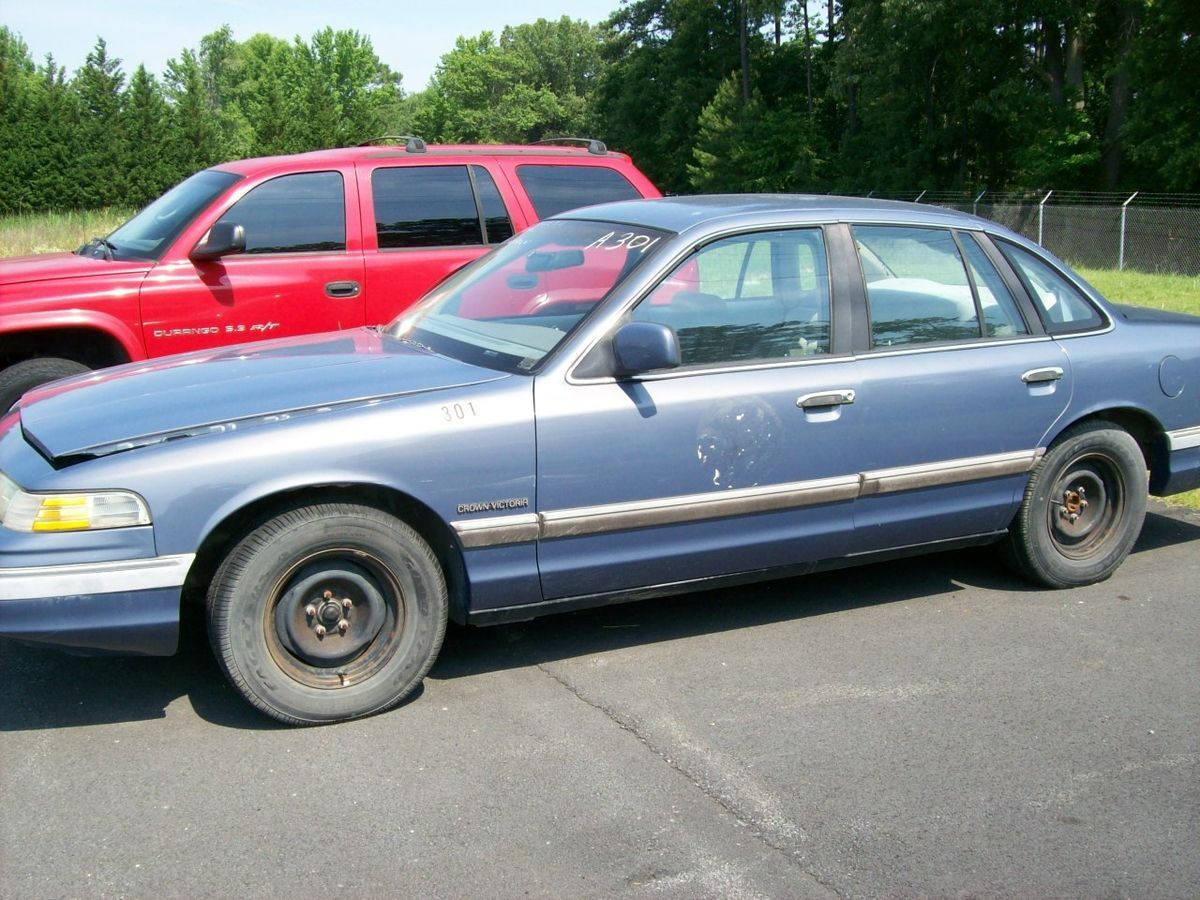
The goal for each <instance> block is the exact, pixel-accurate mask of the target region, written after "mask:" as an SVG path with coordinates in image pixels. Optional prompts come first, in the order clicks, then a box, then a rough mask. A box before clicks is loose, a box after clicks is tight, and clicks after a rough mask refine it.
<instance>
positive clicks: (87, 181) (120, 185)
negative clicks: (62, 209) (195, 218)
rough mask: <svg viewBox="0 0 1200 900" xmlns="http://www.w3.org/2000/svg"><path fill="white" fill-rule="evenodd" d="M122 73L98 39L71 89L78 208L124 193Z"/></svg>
mask: <svg viewBox="0 0 1200 900" xmlns="http://www.w3.org/2000/svg"><path fill="white" fill-rule="evenodd" d="M124 84H125V75H124V73H123V72H122V71H121V61H120V60H119V59H114V58H112V57H110V56H109V55H108V46H107V45H106V44H105V42H104V39H103V38H97V39H96V45H95V47H93V48H92V51H91V52H90V53H88V55H87V59H86V62H85V63H84V65H83V68H81V69H80V70H79V71H78V72H77V73H76V74H75V78H74V80H73V81H72V83H71V88H72V90H73V91H74V93H75V94H76V95H77V96H78V97H79V102H80V111H81V113H82V118H81V121H80V123H79V132H78V135H79V151H78V155H77V156H76V158H75V162H74V165H75V167H76V168H78V169H79V171H80V175H79V178H78V188H79V193H78V195H77V197H76V201H77V205H78V206H81V207H84V208H95V207H100V206H111V205H113V204H115V203H121V202H123V201H124V199H125V195H126V184H125V176H126V171H127V170H126V149H125V148H126V137H125V129H124V124H125V123H124V121H123V119H122V114H121V94H122V88H123V87H124Z"/></svg>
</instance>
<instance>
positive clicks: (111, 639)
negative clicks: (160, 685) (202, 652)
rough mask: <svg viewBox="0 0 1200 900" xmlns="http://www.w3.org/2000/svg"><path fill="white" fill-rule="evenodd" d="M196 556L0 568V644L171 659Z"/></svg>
mask: <svg viewBox="0 0 1200 900" xmlns="http://www.w3.org/2000/svg"><path fill="white" fill-rule="evenodd" d="M194 559H195V555H194V554H190V553H188V554H182V555H179V556H160V557H151V558H148V559H130V560H116V561H108V562H91V563H78V564H73V565H56V566H35V567H26V568H12V569H0V637H6V638H13V639H16V640H20V641H28V642H32V643H38V644H48V645H50V646H54V647H60V648H63V649H68V650H75V651H80V652H92V653H123V654H135V655H146V656H169V655H171V654H172V653H174V652H175V649H176V647H177V645H178V641H179V598H180V594H181V592H182V589H183V582H184V579H185V578H186V577H187V573H188V569H189V568H191V564H192V561H193V560H194Z"/></svg>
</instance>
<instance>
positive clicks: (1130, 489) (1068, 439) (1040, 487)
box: [1006, 422, 1146, 588]
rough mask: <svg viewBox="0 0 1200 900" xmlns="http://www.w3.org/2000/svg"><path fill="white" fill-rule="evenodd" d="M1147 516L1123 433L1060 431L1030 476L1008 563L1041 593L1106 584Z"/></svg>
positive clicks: (1081, 428)
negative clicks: (1041, 589) (1046, 589)
mask: <svg viewBox="0 0 1200 900" xmlns="http://www.w3.org/2000/svg"><path fill="white" fill-rule="evenodd" d="M1145 516H1146V462H1145V459H1144V458H1143V456H1142V452H1141V449H1140V448H1139V447H1138V444H1137V441H1135V440H1134V439H1133V438H1132V437H1131V436H1130V435H1129V433H1128V432H1126V431H1123V430H1122V429H1120V428H1117V427H1115V426H1114V425H1111V424H1110V423H1107V422H1085V423H1082V424H1080V425H1077V426H1075V427H1074V428H1071V429H1069V430H1067V431H1066V432H1064V433H1063V435H1062V436H1061V437H1060V438H1059V439H1058V440H1057V441H1055V443H1054V444H1053V445H1052V446H1051V447H1050V450H1049V451H1048V452H1047V453H1046V455H1045V456H1044V457H1043V458H1042V460H1041V462H1040V463H1038V465H1037V467H1036V468H1035V469H1034V471H1033V474H1032V475H1031V476H1030V479H1029V484H1028V485H1027V486H1026V488H1025V498H1024V501H1023V502H1022V504H1021V509H1020V511H1019V512H1018V513H1017V517H1016V519H1015V521H1014V522H1013V525H1012V528H1011V529H1010V530H1009V535H1008V546H1007V548H1006V549H1007V550H1008V553H1007V554H1006V555H1007V557H1008V558H1009V560H1010V561H1011V562H1012V563H1013V564H1014V565H1015V567H1016V568H1017V570H1018V571H1020V572H1021V573H1022V574H1024V575H1026V576H1027V577H1029V578H1030V579H1032V580H1034V581H1037V582H1040V583H1041V584H1044V585H1046V586H1048V587H1054V588H1061V587H1073V586H1076V585H1083V584H1093V583H1095V582H1097V581H1103V580H1104V579H1105V578H1108V577H1109V576H1110V575H1112V573H1113V572H1114V571H1116V569H1117V567H1118V566H1119V565H1121V563H1122V562H1123V561H1124V559H1125V557H1126V556H1127V555H1128V554H1129V551H1130V550H1131V549H1132V548H1133V544H1134V542H1135V541H1136V540H1137V537H1138V534H1139V533H1140V532H1141V530H1142V522H1143V520H1144V519H1145Z"/></svg>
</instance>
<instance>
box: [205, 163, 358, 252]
mask: <svg viewBox="0 0 1200 900" xmlns="http://www.w3.org/2000/svg"><path fill="white" fill-rule="evenodd" d="M220 221H222V222H235V223H237V224H238V225H241V226H242V227H243V228H244V229H245V230H246V252H247V253H303V252H306V251H315V250H345V249H346V199H345V194H344V191H343V188H342V176H341V174H339V173H338V172H306V173H304V174H302V175H284V176H282V177H281V178H275V179H272V180H271V181H268V182H265V183H263V184H260V185H259V186H258V187H256V188H255V189H254V190H252V191H251V192H250V193H248V194H247V195H246V196H245V197H243V198H242V199H241V200H239V201H238V202H237V203H235V204H234V205H233V206H232V207H230V209H229V210H228V212H226V213H225V215H223V216H221V219H220Z"/></svg>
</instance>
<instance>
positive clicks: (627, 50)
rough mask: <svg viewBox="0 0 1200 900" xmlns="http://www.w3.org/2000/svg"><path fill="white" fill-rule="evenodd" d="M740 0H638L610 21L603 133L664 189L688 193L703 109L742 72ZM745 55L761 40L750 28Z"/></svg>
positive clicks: (755, 51) (600, 97)
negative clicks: (722, 86)
mask: <svg viewBox="0 0 1200 900" xmlns="http://www.w3.org/2000/svg"><path fill="white" fill-rule="evenodd" d="M745 14H746V11H745V10H744V9H743V4H742V2H741V0H717V2H715V3H713V2H709V0H636V2H632V3H629V4H628V5H625V6H622V7H621V9H620V10H618V11H617V12H615V13H614V14H613V16H612V18H610V19H609V20H608V22H607V25H606V27H607V30H608V35H609V37H608V41H607V42H606V47H605V58H606V60H607V65H606V66H605V69H604V73H603V76H602V78H601V79H600V83H599V85H598V88H597V94H596V109H597V114H598V117H599V120H600V122H601V123H602V126H603V127H602V133H603V135H604V137H605V138H606V139H608V140H609V141H610V142H611V143H613V144H614V145H615V146H619V147H620V148H621V149H623V150H627V151H628V152H630V153H631V154H632V155H633V156H634V158H635V159H636V160H637V161H638V164H639V166H641V167H642V169H643V170H644V171H646V173H647V174H648V175H649V176H650V177H651V178H652V179H653V180H654V181H656V182H657V183H658V185H659V187H661V188H663V189H664V190H668V191H683V190H686V189H687V187H688V183H689V173H688V165H689V164H691V163H692V148H693V147H694V146H695V144H696V138H697V135H698V134H699V128H700V111H701V110H702V109H704V107H705V106H706V105H707V104H708V103H709V102H710V101H711V100H712V99H713V97H714V96H715V94H716V92H717V88H718V87H719V86H720V84H721V83H722V81H724V80H725V79H726V77H727V76H729V74H730V73H738V72H741V71H742V66H741V47H740V33H741V26H740V22H741V21H742V17H743V16H744V15H745ZM747 40H748V50H747V52H748V54H749V56H750V57H752V58H758V57H759V56H761V51H762V45H763V43H764V42H763V39H762V36H761V34H760V33H759V31H758V28H757V27H753V28H751V29H749V31H748V35H747Z"/></svg>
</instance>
